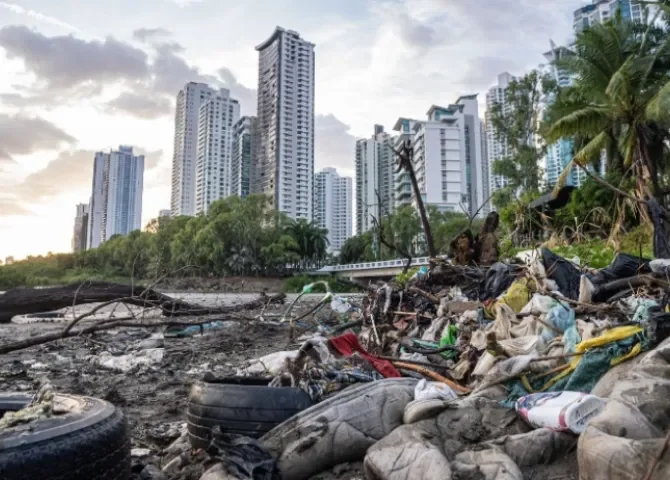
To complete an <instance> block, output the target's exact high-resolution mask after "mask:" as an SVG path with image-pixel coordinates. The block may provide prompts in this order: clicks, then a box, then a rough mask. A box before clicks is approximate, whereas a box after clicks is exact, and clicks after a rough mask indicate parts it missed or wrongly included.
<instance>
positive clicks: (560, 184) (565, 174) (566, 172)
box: [553, 159, 575, 194]
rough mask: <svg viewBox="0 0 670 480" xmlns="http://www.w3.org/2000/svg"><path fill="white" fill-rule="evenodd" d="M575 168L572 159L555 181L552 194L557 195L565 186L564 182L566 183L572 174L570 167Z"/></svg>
mask: <svg viewBox="0 0 670 480" xmlns="http://www.w3.org/2000/svg"><path fill="white" fill-rule="evenodd" d="M574 166H575V160H574V159H572V160H570V161H569V162H568V164H567V165H566V166H565V169H564V170H563V171H562V172H561V174H560V175H559V177H558V179H557V180H556V186H555V187H554V190H553V191H554V194H557V193H558V191H559V190H560V189H561V188H563V187H564V186H565V182H567V181H568V177H569V176H570V174H571V173H572V167H574Z"/></svg>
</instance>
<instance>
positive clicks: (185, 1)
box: [167, 0, 203, 8]
mask: <svg viewBox="0 0 670 480" xmlns="http://www.w3.org/2000/svg"><path fill="white" fill-rule="evenodd" d="M167 1H168V2H170V3H174V4H175V5H177V6H178V7H180V8H184V7H188V6H190V5H194V4H196V3H201V2H203V0H167Z"/></svg>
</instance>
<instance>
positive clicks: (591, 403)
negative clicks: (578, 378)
mask: <svg viewBox="0 0 670 480" xmlns="http://www.w3.org/2000/svg"><path fill="white" fill-rule="evenodd" d="M606 405H607V402H606V401H605V400H603V399H602V398H599V397H596V396H595V395H588V394H585V393H581V392H565V391H564V392H554V393H533V394H531V395H526V396H525V397H522V398H520V399H519V400H517V402H516V405H515V408H516V411H517V412H518V413H519V415H521V417H522V418H523V419H524V420H525V421H526V422H528V424H529V425H531V426H532V427H535V428H551V429H552V430H556V431H560V432H572V433H576V434H580V433H582V432H583V431H584V430H586V426H587V425H588V423H589V421H590V420H591V419H592V418H594V417H596V416H597V415H598V414H599V413H600V412H602V411H603V410H604V409H605V406H606Z"/></svg>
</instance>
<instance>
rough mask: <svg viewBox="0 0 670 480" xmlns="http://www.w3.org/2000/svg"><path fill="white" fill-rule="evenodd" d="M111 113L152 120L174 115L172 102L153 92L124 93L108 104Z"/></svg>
mask: <svg viewBox="0 0 670 480" xmlns="http://www.w3.org/2000/svg"><path fill="white" fill-rule="evenodd" d="M106 107H107V111H108V112H110V113H113V114H114V113H121V114H129V115H132V116H134V117H138V118H143V119H146V120H152V119H156V118H160V117H162V116H165V115H169V114H170V113H172V102H170V100H168V99H167V98H166V97H163V96H158V95H153V94H152V93H151V92H144V93H135V92H123V93H122V94H121V95H119V96H118V97H116V98H115V99H114V100H112V101H110V102H108V103H107V104H106Z"/></svg>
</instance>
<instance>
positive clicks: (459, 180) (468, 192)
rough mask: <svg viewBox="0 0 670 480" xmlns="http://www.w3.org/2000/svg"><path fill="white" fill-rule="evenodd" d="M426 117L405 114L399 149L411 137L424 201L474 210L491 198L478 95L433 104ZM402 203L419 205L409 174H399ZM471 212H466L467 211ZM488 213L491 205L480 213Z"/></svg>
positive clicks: (443, 207)
mask: <svg viewBox="0 0 670 480" xmlns="http://www.w3.org/2000/svg"><path fill="white" fill-rule="evenodd" d="M427 116H428V118H427V120H425V121H418V120H410V119H407V118H400V119H398V121H397V122H396V125H395V128H394V129H395V130H396V131H398V132H400V136H399V137H398V140H397V142H396V144H397V148H399V147H400V146H401V145H402V143H403V142H405V141H409V142H410V143H411V145H412V150H413V153H414V158H413V160H414V173H415V175H416V180H417V184H418V186H419V190H420V191H421V196H422V199H423V202H424V203H425V204H427V205H432V206H434V207H436V208H437V209H438V210H441V211H451V212H461V213H471V214H474V213H475V212H476V211H477V210H478V209H479V207H480V206H482V205H484V202H485V201H486V200H487V199H488V186H487V184H486V178H487V175H488V172H487V167H488V164H487V161H486V153H485V148H484V145H483V134H482V122H481V120H480V119H479V105H478V102H477V95H468V96H463V97H460V98H459V99H458V100H456V103H453V104H451V105H449V106H448V107H440V106H437V105H433V106H432V107H431V108H430V110H429V111H428V114H427ZM395 201H396V207H398V206H400V205H410V204H411V205H415V206H416V201H415V198H414V191H413V190H412V185H411V182H410V180H409V176H408V175H407V174H405V173H403V172H397V173H396V175H395ZM464 210H465V211H464ZM486 213H488V209H487V208H486V207H484V208H482V210H480V211H479V215H485V214H486Z"/></svg>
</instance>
